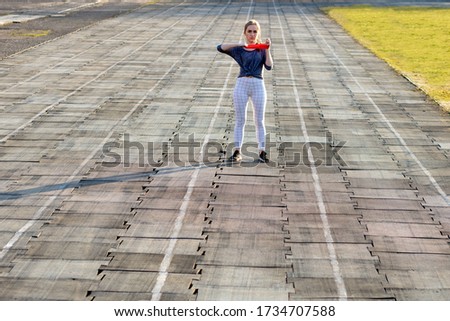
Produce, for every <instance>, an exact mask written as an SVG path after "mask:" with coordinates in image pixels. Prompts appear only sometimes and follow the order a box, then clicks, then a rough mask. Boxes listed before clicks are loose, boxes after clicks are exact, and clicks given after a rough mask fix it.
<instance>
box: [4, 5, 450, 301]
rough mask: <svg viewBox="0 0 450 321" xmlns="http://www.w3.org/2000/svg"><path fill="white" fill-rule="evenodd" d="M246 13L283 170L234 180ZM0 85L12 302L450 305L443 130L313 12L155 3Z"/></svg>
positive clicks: (277, 162) (60, 42) (435, 114)
mask: <svg viewBox="0 0 450 321" xmlns="http://www.w3.org/2000/svg"><path fill="white" fill-rule="evenodd" d="M308 2H309V1H308ZM250 17H255V18H256V19H258V20H259V21H260V23H261V25H262V28H263V34H264V36H270V37H271V38H272V41H273V48H272V53H273V57H274V61H275V68H274V70H273V71H272V72H266V74H265V82H266V87H267V91H268V97H269V99H268V106H267V115H266V125H267V131H268V133H270V137H269V138H270V145H269V147H270V148H269V150H268V152H269V156H270V158H271V159H272V161H273V162H272V163H270V164H258V163H255V162H254V161H253V158H254V155H255V154H254V153H255V146H254V144H250V145H248V146H247V147H248V148H247V157H246V159H245V161H244V162H243V163H242V164H240V165H236V164H227V163H226V162H223V159H225V158H226V157H227V156H229V152H230V149H231V145H232V140H233V137H232V128H233V108H232V99H231V95H232V88H233V86H234V79H235V77H236V74H237V68H236V66H235V64H234V63H233V62H232V61H231V60H230V59H229V58H228V57H226V56H224V55H221V54H219V53H218V52H217V51H216V49H215V46H216V44H218V43H220V42H231V41H236V40H238V39H239V36H240V34H241V32H242V26H243V23H244V22H245V21H246V20H247V19H248V18H250ZM0 75H1V78H0V101H1V105H0V112H1V118H0V122H1V127H0V191H1V194H0V220H1V226H0V246H1V252H0V298H1V299H2V300H12V299H18V300H150V299H151V300H308V299H313V300H322V299H336V300H337V299H341V300H365V299H367V300H372V299H383V300H410V299H418V300H448V299H450V268H449V267H450V248H449V233H450V201H449V192H450V183H449V182H450V169H449V168H450V167H449V159H448V153H449V150H450V135H449V134H450V119H449V117H448V115H445V114H443V113H441V112H440V111H439V108H438V106H436V104H434V103H433V102H431V101H430V100H429V99H427V97H425V96H424V95H423V94H422V93H421V92H419V91H418V90H416V88H415V87H414V86H413V85H411V84H410V83H409V82H407V81H406V80H405V79H404V78H402V77H401V76H399V75H398V74H396V73H395V72H393V71H392V70H391V69H390V68H389V67H388V66H387V65H386V64H384V63H383V62H381V61H379V60H378V59H376V58H375V57H374V56H373V55H372V54H370V53H369V52H368V51H367V50H365V49H364V48H362V47H361V46H359V45H358V44H357V43H356V42H355V41H354V40H352V38H351V37H349V36H348V35H347V34H346V33H345V32H343V31H342V29H340V28H339V27H338V26H337V25H336V24H335V23H333V22H332V21H330V20H329V19H328V18H327V17H326V16H325V15H323V13H321V11H320V10H319V9H318V7H317V6H315V5H311V4H309V3H306V4H302V3H301V1H297V3H283V4H280V3H277V4H276V5H274V4H273V3H272V2H226V1H222V2H206V1H205V2H201V1H199V2H179V3H176V2H160V3H156V4H153V5H148V6H144V7H142V8H141V9H139V10H137V11H134V12H131V13H129V14H126V15H121V16H119V17H117V18H114V19H108V20H105V21H103V22H101V23H98V24H95V25H93V26H91V27H90V28H87V29H83V30H80V31H78V32H75V33H71V34H69V35H67V36H65V37H61V38H59V39H57V40H54V41H52V42H49V43H46V44H45V45H41V46H38V47H36V48H33V49H31V50H28V51H25V52H23V53H21V54H17V55H14V56H12V57H9V58H7V59H4V60H2V61H0ZM250 110H251V109H250ZM253 137H254V127H253V124H252V121H251V112H249V123H248V125H247V132H246V141H247V142H252V141H254V138H253ZM225 151H228V153H226V154H224V153H223V152H225Z"/></svg>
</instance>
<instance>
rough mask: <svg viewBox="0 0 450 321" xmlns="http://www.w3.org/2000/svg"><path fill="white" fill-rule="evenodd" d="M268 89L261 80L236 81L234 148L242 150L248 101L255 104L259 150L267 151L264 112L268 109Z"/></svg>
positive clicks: (254, 114)
mask: <svg viewBox="0 0 450 321" xmlns="http://www.w3.org/2000/svg"><path fill="white" fill-rule="evenodd" d="M266 96H267V95H266V87H265V85H264V81H263V80H262V79H259V78H246V77H241V78H238V79H237V81H236V86H235V87H234V95H233V102H234V111H235V118H236V119H235V125H234V146H235V148H241V147H242V143H243V140H244V127H245V123H246V120H247V106H248V100H249V98H250V99H251V101H252V103H253V116H254V122H255V128H256V139H257V141H258V148H259V149H260V150H264V149H265V147H266V146H265V143H266V137H265V136H266V127H265V126H264V112H265V109H266Z"/></svg>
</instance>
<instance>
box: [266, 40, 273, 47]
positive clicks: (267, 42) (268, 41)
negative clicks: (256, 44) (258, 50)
mask: <svg viewBox="0 0 450 321" xmlns="http://www.w3.org/2000/svg"><path fill="white" fill-rule="evenodd" d="M266 45H268V46H269V47H270V46H271V45H272V41H271V40H270V38H267V39H266Z"/></svg>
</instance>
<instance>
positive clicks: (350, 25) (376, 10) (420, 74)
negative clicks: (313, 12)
mask: <svg viewBox="0 0 450 321" xmlns="http://www.w3.org/2000/svg"><path fill="white" fill-rule="evenodd" d="M323 9H324V11H325V12H326V13H327V14H328V15H329V16H330V17H331V18H333V19H334V20H335V21H336V22H337V23H339V24H340V25H341V26H342V27H343V28H344V29H346V30H347V31H348V32H349V33H350V34H351V35H352V36H353V37H354V38H355V39H357V40H358V41H359V42H360V43H361V44H362V45H364V46H365V47H367V48H368V49H370V50H371V51H372V52H373V53H374V54H376V55H377V56H378V57H380V58H381V59H383V60H385V61H386V62H387V63H388V64H389V65H391V66H392V67H393V68H394V69H396V70H397V71H398V72H399V73H401V74H403V75H404V76H405V77H407V78H408V79H410V80H411V81H412V82H413V83H414V84H416V85H417V86H418V87H419V88H421V89H422V90H423V91H424V92H426V93H427V94H428V95H429V96H430V97H432V98H433V99H434V100H436V101H437V102H438V103H439V104H440V105H441V106H442V107H443V108H444V110H446V111H447V112H450V9H447V8H445V9H444V8H428V7H427V8H424V7H371V6H354V7H339V8H337V7H333V8H331V7H328V8H323Z"/></svg>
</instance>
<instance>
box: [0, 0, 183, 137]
mask: <svg viewBox="0 0 450 321" xmlns="http://www.w3.org/2000/svg"><path fill="white" fill-rule="evenodd" d="M185 2H186V0H184V1H183V2H180V3H179V4H178V5H176V6H174V7H169V8H168V9H166V10H164V11H162V12H160V13H158V14H156V15H155V16H158V15H162V14H164V13H166V12H167V11H170V10H172V9H173V8H176V7H179V6H181V5H184V3H185ZM155 16H151V17H150V18H148V19H145V20H144V21H140V22H138V23H136V24H135V25H133V26H132V27H129V28H127V29H125V30H123V31H121V32H119V33H118V34H115V35H114V36H112V37H109V38H108V39H104V40H102V41H101V42H100V43H96V44H95V45H93V46H92V47H89V48H88V49H86V50H83V51H82V52H80V53H78V54H76V55H74V56H72V57H70V58H67V59H64V60H63V61H61V62H59V63H58V64H56V65H54V66H53V67H50V68H47V69H45V70H43V71H40V72H38V73H37V74H35V75H33V76H31V77H29V78H27V79H25V80H22V81H20V82H17V83H15V84H14V85H12V86H11V87H8V88H6V89H3V90H2V91H0V94H1V93H6V92H8V91H9V90H12V89H14V88H16V87H18V86H20V85H23V84H25V83H27V82H29V81H32V80H33V79H35V78H37V77H39V76H41V75H42V74H45V73H47V72H48V71H49V70H53V69H55V68H58V67H60V66H62V65H64V64H65V63H67V62H69V61H71V60H73V59H76V58H78V57H79V56H81V55H83V54H85V53H86V52H88V51H90V50H92V49H94V48H96V47H100V46H103V44H104V43H105V42H107V41H110V40H112V39H114V38H117V37H120V36H122V34H124V33H126V32H128V31H130V30H133V29H134V28H137V27H140V26H142V23H144V22H147V21H150V20H152V19H154V18H155ZM0 24H1V17H0ZM22 52H23V51H22ZM0 142H2V141H0Z"/></svg>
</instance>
